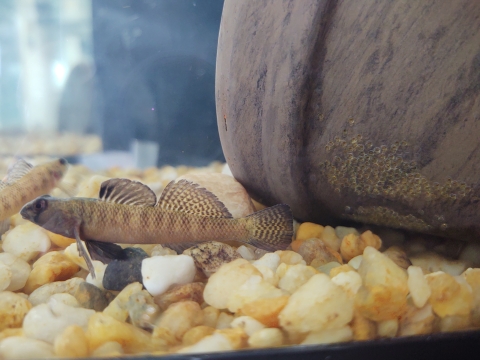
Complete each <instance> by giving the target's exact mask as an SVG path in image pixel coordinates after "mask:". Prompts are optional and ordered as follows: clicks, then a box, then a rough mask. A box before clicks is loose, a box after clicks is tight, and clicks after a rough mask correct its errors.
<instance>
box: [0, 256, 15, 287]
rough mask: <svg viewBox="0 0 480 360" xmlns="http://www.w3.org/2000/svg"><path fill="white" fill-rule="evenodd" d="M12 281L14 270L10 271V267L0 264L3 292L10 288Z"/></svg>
mask: <svg viewBox="0 0 480 360" xmlns="http://www.w3.org/2000/svg"><path fill="white" fill-rule="evenodd" d="M11 280H12V270H10V267H8V266H7V265H5V264H4V263H1V262H0V291H3V290H5V289H6V288H8V287H9V286H10V282H11Z"/></svg>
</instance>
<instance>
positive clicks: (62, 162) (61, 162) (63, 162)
mask: <svg viewBox="0 0 480 360" xmlns="http://www.w3.org/2000/svg"><path fill="white" fill-rule="evenodd" d="M58 162H59V163H60V164H61V165H66V164H67V160H65V159H63V158H61V159H58Z"/></svg>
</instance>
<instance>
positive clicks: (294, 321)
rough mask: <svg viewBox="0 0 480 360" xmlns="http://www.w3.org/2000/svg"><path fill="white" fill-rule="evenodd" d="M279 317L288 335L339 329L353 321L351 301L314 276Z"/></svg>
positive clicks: (322, 276) (322, 277)
mask: <svg viewBox="0 0 480 360" xmlns="http://www.w3.org/2000/svg"><path fill="white" fill-rule="evenodd" d="M278 317H279V320H280V325H281V326H282V327H283V328H284V329H285V330H286V331H287V332H289V333H300V334H301V333H308V332H310V331H322V330H327V329H335V328H340V327H343V326H344V325H346V324H348V323H349V322H350V321H351V320H352V317H353V299H351V298H350V297H349V296H348V295H347V293H346V292H345V291H344V290H343V289H342V288H341V287H339V286H337V285H335V284H334V283H333V282H332V281H331V280H330V278H329V277H328V276H327V275H325V274H317V275H314V276H312V277H311V278H310V279H309V280H308V281H307V282H306V283H305V284H304V285H302V286H301V287H300V288H299V289H298V290H297V291H295V292H294V293H293V294H292V295H291V296H290V298H289V300H288V303H287V305H286V306H285V307H284V308H283V310H282V311H281V312H280V314H279V316H278Z"/></svg>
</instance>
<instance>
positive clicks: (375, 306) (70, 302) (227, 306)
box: [0, 163, 480, 359]
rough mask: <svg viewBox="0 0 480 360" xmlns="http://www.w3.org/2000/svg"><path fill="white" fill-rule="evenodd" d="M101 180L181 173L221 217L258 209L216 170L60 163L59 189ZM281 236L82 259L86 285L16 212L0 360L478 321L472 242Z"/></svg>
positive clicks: (331, 337) (6, 251)
mask: <svg viewBox="0 0 480 360" xmlns="http://www.w3.org/2000/svg"><path fill="white" fill-rule="evenodd" d="M222 172H223V174H222ZM112 177H124V178H129V179H133V180H138V181H142V182H144V183H145V184H147V185H149V186H150V187H151V188H152V189H153V190H154V192H155V193H157V194H159V193H161V191H162V189H163V188H164V187H165V186H166V185H167V184H168V182H169V181H171V180H174V179H177V178H179V177H182V178H186V179H189V180H191V181H194V182H196V183H198V184H200V185H201V186H203V187H206V188H207V189H209V190H210V191H212V192H214V193H215V194H216V195H217V196H218V198H219V199H220V200H221V201H222V202H224V203H225V205H226V207H227V208H228V209H229V211H230V212H231V213H232V214H233V215H234V217H243V216H246V215H248V214H250V213H252V212H253V211H256V210H259V209H261V208H262V205H260V204H258V203H255V202H252V201H251V199H250V198H249V197H248V195H247V194H246V191H245V190H244V189H243V187H242V186H241V185H240V184H239V183H238V182H236V181H235V180H234V179H233V178H232V177H231V176H230V175H229V171H228V168H226V167H225V166H224V165H223V164H219V163H213V164H211V165H210V166H209V167H206V168H188V167H178V168H173V167H164V168H162V169H156V168H151V169H147V170H145V171H140V170H135V169H132V170H122V169H119V168H115V169H109V170H107V171H105V172H103V173H101V174H99V173H97V174H94V173H92V172H91V171H89V170H88V169H86V168H84V167H82V166H71V167H70V169H69V171H68V173H67V174H66V176H65V178H64V184H65V187H66V188H68V189H70V190H71V191H73V192H74V193H75V194H76V196H85V197H97V194H98V190H99V187H100V184H101V183H102V182H103V181H104V180H106V179H108V178H112ZM52 195H53V196H58V197H65V196H66V195H65V194H64V193H63V192H62V191H61V190H59V189H55V190H54V191H53V192H52ZM295 230H296V231H295V236H294V239H293V241H292V244H291V249H289V250H285V251H276V252H266V251H263V250H259V249H256V248H254V247H251V246H248V245H242V244H235V243H228V244H227V243H218V242H207V243H203V244H198V245H197V246H194V247H191V248H189V249H187V250H185V251H184V252H183V254H177V253H176V252H175V251H174V250H171V249H169V248H168V247H164V246H162V245H159V244H156V245H155V244H152V245H141V246H140V245H134V244H132V245H125V246H123V247H124V250H123V251H124V252H125V254H124V255H125V256H123V257H122V260H118V261H113V262H111V263H110V264H108V265H105V264H102V263H101V262H99V261H94V266H95V272H96V278H95V279H92V277H91V276H90V275H89V274H88V272H87V270H86V269H87V268H86V264H85V261H84V260H83V259H82V258H81V257H79V255H78V251H77V247H76V244H75V242H74V240H73V239H69V238H65V237H62V236H60V235H56V234H53V233H50V232H48V231H46V230H44V229H43V228H40V227H38V226H36V225H34V224H32V223H29V222H27V221H25V220H23V219H22V218H21V217H20V216H19V215H18V214H17V215H15V216H13V217H12V218H11V229H10V230H9V231H8V232H7V233H5V234H4V235H3V236H2V243H1V245H2V250H1V252H0V358H4V359H20V358H22V359H28V358H32V359H33V358H50V357H54V356H56V357H100V356H106V357H115V356H120V355H123V354H155V355H163V354H172V353H201V352H211V351H229V350H238V349H246V348H270V347H279V346H295V345H299V344H325V343H337V342H347V341H359V340H372V339H378V338H391V337H400V336H409V335H423V334H431V333H438V332H451V331H459V330H466V329H475V328H479V327H480V268H475V267H477V266H480V264H479V261H480V246H479V245H477V244H462V243H459V242H458V241H450V240H448V239H447V240H438V239H431V238H429V237H426V236H419V235H415V236H413V235H405V234H403V233H401V232H397V231H394V230H386V229H374V228H367V227H365V228H361V229H355V228H346V227H336V228H332V227H330V226H328V225H326V224H322V225H320V224H313V223H302V224H298V223H295ZM132 242H134V241H132Z"/></svg>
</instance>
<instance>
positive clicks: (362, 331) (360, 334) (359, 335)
mask: <svg viewBox="0 0 480 360" xmlns="http://www.w3.org/2000/svg"><path fill="white" fill-rule="evenodd" d="M351 326H352V330H353V338H354V339H355V340H357V341H358V340H372V339H375V334H376V332H377V331H376V326H375V323H374V322H373V321H371V320H369V319H367V318H366V317H364V316H363V315H362V314H361V313H360V312H359V311H355V314H354V315H353V321H352V324H351Z"/></svg>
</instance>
